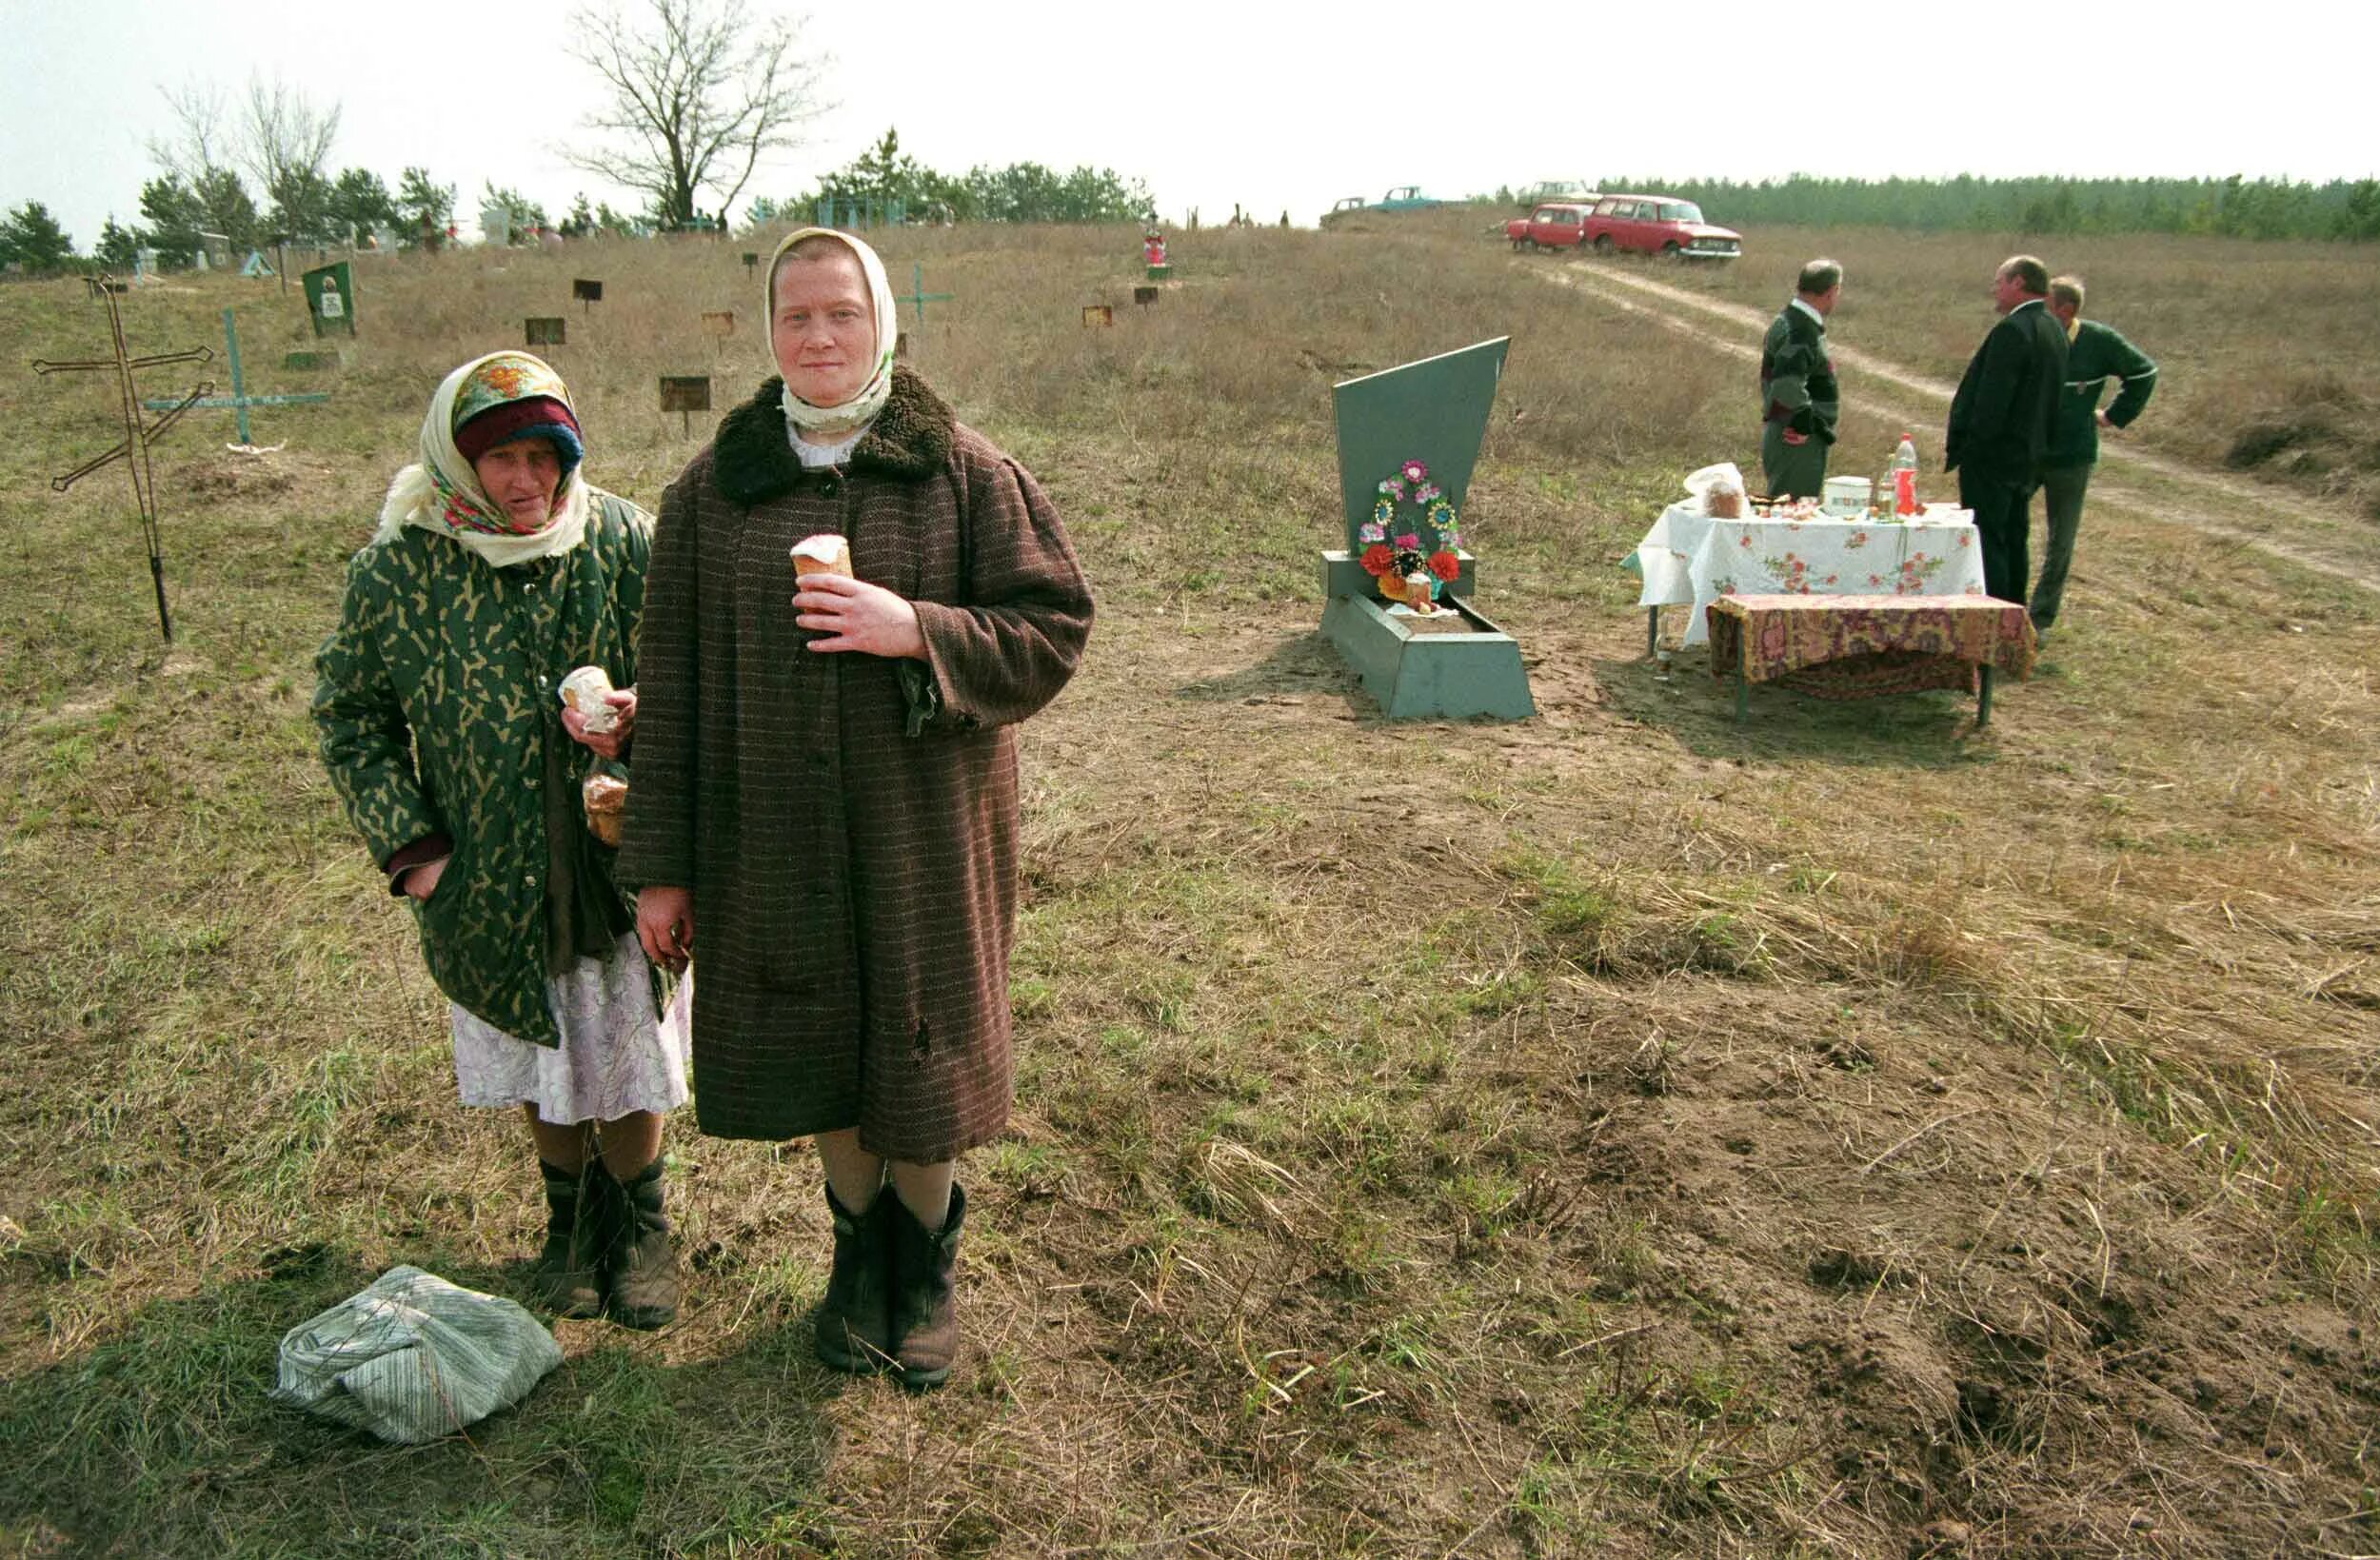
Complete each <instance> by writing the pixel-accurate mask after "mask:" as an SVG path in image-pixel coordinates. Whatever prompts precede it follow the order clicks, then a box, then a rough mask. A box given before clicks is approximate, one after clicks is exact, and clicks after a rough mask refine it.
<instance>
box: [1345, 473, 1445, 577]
mask: <svg viewBox="0 0 2380 1560" xmlns="http://www.w3.org/2000/svg"><path fill="white" fill-rule="evenodd" d="M1408 499H1410V500H1411V501H1412V502H1413V503H1415V504H1419V505H1420V506H1421V518H1420V520H1419V521H1418V522H1417V523H1415V525H1414V527H1413V528H1412V529H1410V530H1399V529H1397V524H1398V522H1397V506H1398V504H1403V503H1405V502H1406V501H1407V500H1408ZM1457 519H1458V517H1457V516H1456V513H1455V505H1454V502H1453V501H1452V500H1450V499H1449V498H1447V496H1446V495H1445V494H1444V493H1443V492H1441V491H1439V489H1438V484H1436V483H1434V482H1432V481H1430V468H1429V467H1428V466H1426V465H1424V464H1421V463H1420V462H1419V461H1406V462H1403V463H1401V464H1398V467H1397V474H1396V475H1395V476H1392V477H1389V478H1387V479H1385V480H1383V481H1382V482H1381V484H1380V485H1379V497H1378V498H1377V499H1375V500H1374V501H1373V504H1372V518H1371V520H1370V521H1369V522H1367V523H1365V524H1363V525H1362V526H1360V527H1359V528H1358V530H1357V531H1356V538H1357V540H1358V541H1359V542H1362V543H1364V544H1365V545H1364V549H1363V556H1362V558H1361V559H1360V560H1359V562H1360V563H1362V564H1363V569H1364V572H1365V573H1367V574H1369V575H1371V576H1372V577H1373V578H1374V579H1376V580H1378V582H1379V591H1380V594H1381V595H1382V596H1385V597H1387V598H1388V599H1389V600H1390V601H1392V602H1406V603H1407V604H1408V605H1411V606H1415V607H1419V608H1422V609H1424V610H1426V609H1427V608H1428V606H1429V602H1430V600H1431V598H1433V597H1436V596H1437V595H1438V593H1439V591H1440V590H1441V589H1443V588H1444V587H1445V586H1446V585H1450V584H1452V583H1455V581H1456V580H1457V579H1458V578H1459V577H1460V576H1461V574H1462V561H1461V560H1460V559H1459V558H1458V557H1457V556H1456V555H1455V549H1456V548H1457V547H1459V546H1461V545H1462V532H1461V531H1460V530H1458V528H1457ZM1425 535H1426V536H1427V537H1428V539H1429V544H1428V545H1427V546H1424V545H1423V544H1422V543H1423V537H1424V536H1425ZM1424 569H1426V570H1427V571H1428V574H1427V575H1426V576H1424V578H1425V579H1427V580H1428V582H1429V589H1428V591H1427V592H1426V594H1424V595H1423V597H1422V599H1421V600H1420V601H1418V602H1417V601H1414V600H1413V593H1414V589H1415V587H1413V586H1410V585H1408V584H1407V583H1406V582H1407V581H1408V580H1409V579H1410V578H1411V577H1412V576H1414V575H1416V574H1420V573H1422V571H1423V570H1424ZM1433 577H1434V578H1433Z"/></svg>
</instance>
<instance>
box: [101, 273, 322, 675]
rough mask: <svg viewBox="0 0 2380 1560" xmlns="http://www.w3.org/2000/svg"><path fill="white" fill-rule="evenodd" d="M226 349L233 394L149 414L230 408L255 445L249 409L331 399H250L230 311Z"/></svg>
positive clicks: (169, 404)
mask: <svg viewBox="0 0 2380 1560" xmlns="http://www.w3.org/2000/svg"><path fill="white" fill-rule="evenodd" d="M223 349H224V354H225V356H227V357H228V358H229V359H230V360H231V393H230V394H229V395H217V396H208V397H207V398H206V399H205V400H203V401H185V402H174V401H144V402H142V403H141V405H144V406H147V407H148V408H149V410H150V411H166V410H169V409H172V408H174V407H176V406H182V407H188V406H196V407H197V408H198V409H199V410H201V411H208V410H216V411H220V410H221V409H223V408H224V407H226V406H228V407H230V408H231V410H232V411H233V413H235V414H236V416H235V421H236V422H237V424H238V425H239V429H240V443H242V444H254V443H256V440H255V439H254V437H253V436H251V435H250V434H249V433H248V408H249V407H250V406H303V405H308V404H310V403H313V402H317V401H327V400H329V399H330V392H329V391H327V390H307V391H306V392H304V393H302V394H299V395H249V394H248V390H247V387H246V386H245V385H243V384H242V383H241V380H240V333H239V332H238V331H237V330H235V329H233V328H232V325H231V311H230V310H229V309H228V308H227V309H225V310H224V311H223ZM169 637H170V636H169Z"/></svg>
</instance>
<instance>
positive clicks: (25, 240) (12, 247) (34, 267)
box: [0, 201, 74, 276]
mask: <svg viewBox="0 0 2380 1560" xmlns="http://www.w3.org/2000/svg"><path fill="white" fill-rule="evenodd" d="M73 259H74V240H73V239H71V238H69V236H68V235H67V232H66V229H65V228H63V227H59V226H58V220H57V219H56V218H55V217H53V216H51V215H50V208H49V207H46V206H44V205H42V204H41V202H39V201H27V202H26V203H25V204H24V205H23V206H20V207H17V208H16V209H15V210H14V211H11V212H10V213H9V215H8V216H7V218H6V219H0V265H8V266H15V267H21V268H22V269H24V270H25V271H26V272H28V273H29V274H30V275H34V276H47V275H49V274H50V272H52V271H59V270H64V269H65V268H66V267H67V266H68V265H69V264H70V263H71V262H72V261H73Z"/></svg>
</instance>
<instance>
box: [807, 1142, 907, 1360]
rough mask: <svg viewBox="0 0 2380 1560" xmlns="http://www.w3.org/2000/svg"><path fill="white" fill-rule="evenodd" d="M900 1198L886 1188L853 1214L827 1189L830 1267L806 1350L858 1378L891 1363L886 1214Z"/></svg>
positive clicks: (890, 1283) (890, 1189)
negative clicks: (831, 1228) (831, 1245)
mask: <svg viewBox="0 0 2380 1560" xmlns="http://www.w3.org/2000/svg"><path fill="white" fill-rule="evenodd" d="M900 1200H901V1199H900V1198H898V1197H896V1196H894V1195H893V1194H892V1188H890V1187H885V1188H884V1189H883V1191H881V1192H879V1193H877V1194H876V1200H875V1201H874V1202H871V1203H869V1204H868V1205H867V1212H866V1213H864V1214H854V1213H853V1212H851V1210H850V1209H848V1208H845V1207H844V1206H843V1203H842V1201H841V1200H840V1199H838V1198H837V1197H836V1195H835V1189H834V1188H833V1187H831V1186H830V1187H828V1188H827V1189H826V1212H827V1214H828V1215H829V1216H830V1217H831V1218H833V1220H834V1222H835V1266H834V1270H833V1271H832V1272H831V1273H829V1274H827V1275H826V1296H825V1298H824V1299H823V1300H821V1301H819V1303H818V1312H817V1314H816V1316H815V1317H814V1318H813V1320H814V1322H815V1324H816V1331H815V1334H814V1336H813V1338H812V1340H811V1348H812V1349H814V1350H815V1351H817V1353H818V1357H819V1358H820V1359H822V1360H823V1361H825V1362H826V1364H827V1365H829V1366H831V1367H832V1368H833V1369H835V1370H838V1371H847V1372H851V1373H852V1374H854V1375H863V1374H866V1373H868V1372H875V1371H881V1370H883V1369H884V1368H885V1367H886V1366H887V1365H889V1364H891V1363H892V1311H891V1307H892V1259H891V1257H890V1255H889V1254H888V1253H887V1250H886V1247H887V1244H888V1242H887V1232H888V1214H889V1211H890V1210H891V1209H892V1208H893V1207H895V1206H896V1205H898V1204H899V1202H900Z"/></svg>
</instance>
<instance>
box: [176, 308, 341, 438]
mask: <svg viewBox="0 0 2380 1560" xmlns="http://www.w3.org/2000/svg"><path fill="white" fill-rule="evenodd" d="M223 347H224V353H225V355H226V356H228V358H230V360H231V393H230V394H229V395H210V396H207V397H204V398H202V399H200V400H196V401H187V402H186V401H144V402H142V403H141V405H144V406H146V407H148V408H149V410H150V411H170V410H173V409H174V408H176V407H182V406H196V407H198V408H199V409H201V410H208V409H215V410H221V409H222V408H224V407H229V408H230V409H231V411H232V413H233V414H234V419H235V421H236V422H237V424H238V426H239V430H240V443H242V444H254V443H256V441H255V439H254V438H253V437H252V436H250V434H249V433H248V408H249V407H250V406H305V405H312V404H313V403H315V402H317V401H327V400H329V399H330V392H329V391H327V390H307V391H305V392H302V393H300V394H297V395H250V394H248V390H247V387H246V385H243V383H242V382H241V378H240V333H239V331H238V330H237V329H236V328H234V327H233V326H232V324H231V311H230V310H229V309H228V308H227V309H225V310H224V311H223Z"/></svg>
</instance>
